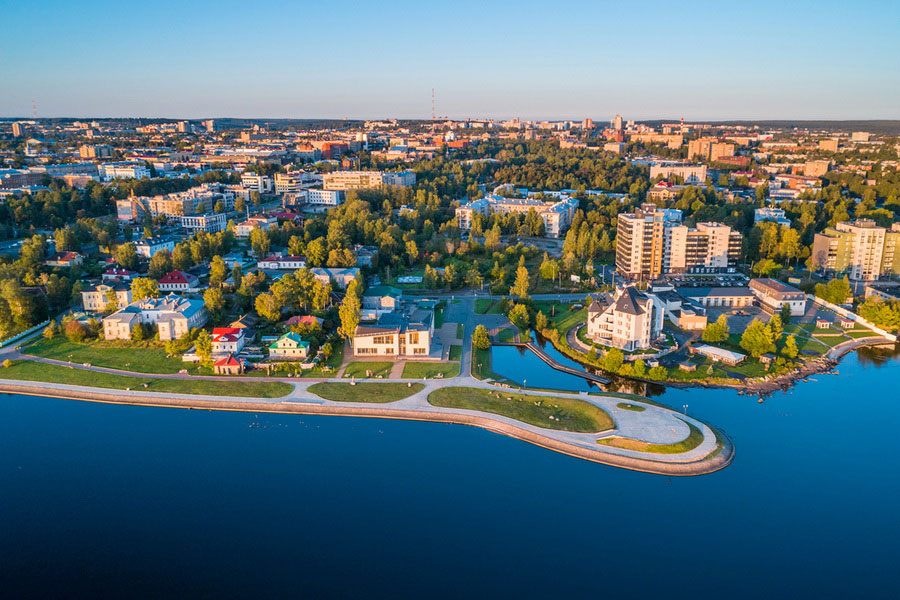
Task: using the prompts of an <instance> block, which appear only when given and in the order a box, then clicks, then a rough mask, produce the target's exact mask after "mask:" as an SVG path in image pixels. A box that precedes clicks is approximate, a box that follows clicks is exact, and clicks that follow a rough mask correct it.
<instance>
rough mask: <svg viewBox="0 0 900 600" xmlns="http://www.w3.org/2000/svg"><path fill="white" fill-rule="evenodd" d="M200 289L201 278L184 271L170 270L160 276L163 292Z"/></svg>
mask: <svg viewBox="0 0 900 600" xmlns="http://www.w3.org/2000/svg"><path fill="white" fill-rule="evenodd" d="M198 289H200V279H199V278H197V276H196V275H191V274H190V273H185V272H184V271H178V270H175V271H169V272H168V273H166V274H165V275H163V276H162V277H160V278H159V291H161V292H195V291H197V290H198Z"/></svg>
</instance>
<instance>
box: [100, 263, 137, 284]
mask: <svg viewBox="0 0 900 600" xmlns="http://www.w3.org/2000/svg"><path fill="white" fill-rule="evenodd" d="M135 275H137V273H135V272H134V271H129V270H128V269H126V268H124V267H120V266H119V265H113V266H111V267H110V268H108V269H106V270H105V271H103V274H102V275H100V279H102V280H103V281H131V280H132V279H134V276H135Z"/></svg>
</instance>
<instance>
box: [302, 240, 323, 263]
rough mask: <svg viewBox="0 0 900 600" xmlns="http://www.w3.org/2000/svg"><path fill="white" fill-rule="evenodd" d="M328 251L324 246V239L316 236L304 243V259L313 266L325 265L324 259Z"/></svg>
mask: <svg viewBox="0 0 900 600" xmlns="http://www.w3.org/2000/svg"><path fill="white" fill-rule="evenodd" d="M327 257H328V253H327V251H326V248H325V241H324V239H323V238H321V237H318V238H316V239H314V240H313V241H311V242H310V243H308V244H307V245H306V260H308V261H309V264H310V265H312V266H314V267H323V266H325V259H326V258H327Z"/></svg>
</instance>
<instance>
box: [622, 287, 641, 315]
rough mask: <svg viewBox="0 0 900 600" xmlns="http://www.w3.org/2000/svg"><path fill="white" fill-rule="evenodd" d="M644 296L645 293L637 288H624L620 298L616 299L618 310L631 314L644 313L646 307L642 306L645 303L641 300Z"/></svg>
mask: <svg viewBox="0 0 900 600" xmlns="http://www.w3.org/2000/svg"><path fill="white" fill-rule="evenodd" d="M642 296H643V294H641V293H640V292H639V291H637V290H636V289H635V288H633V287H626V288H625V289H623V290H622V294H621V295H620V296H619V299H618V300H616V311H618V312H623V313H627V314H629V315H640V314H643V313H644V309H643V308H642V307H641V305H642V304H643V302H641V300H642Z"/></svg>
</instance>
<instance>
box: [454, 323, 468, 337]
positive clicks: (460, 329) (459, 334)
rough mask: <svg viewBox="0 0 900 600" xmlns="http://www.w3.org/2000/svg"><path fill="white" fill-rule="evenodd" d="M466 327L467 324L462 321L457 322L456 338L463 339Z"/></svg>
mask: <svg viewBox="0 0 900 600" xmlns="http://www.w3.org/2000/svg"><path fill="white" fill-rule="evenodd" d="M465 329H466V326H465V325H463V324H462V323H457V324H456V339H458V340H461V339H463V332H464V331H465Z"/></svg>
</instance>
